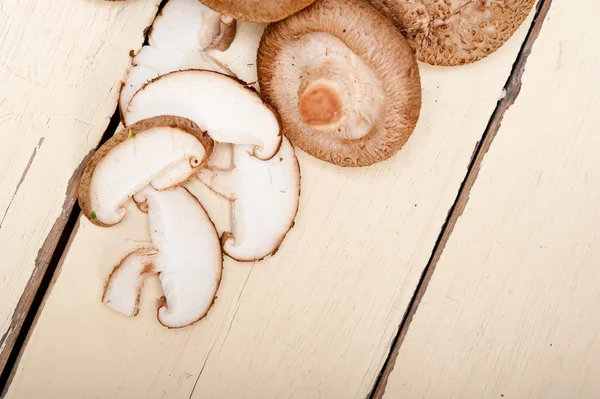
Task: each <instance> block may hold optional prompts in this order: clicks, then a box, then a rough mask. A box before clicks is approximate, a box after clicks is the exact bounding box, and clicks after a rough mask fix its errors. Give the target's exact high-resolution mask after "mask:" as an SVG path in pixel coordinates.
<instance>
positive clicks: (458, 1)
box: [369, 0, 535, 66]
mask: <svg viewBox="0 0 600 399" xmlns="http://www.w3.org/2000/svg"><path fill="white" fill-rule="evenodd" d="M369 2H370V3H371V4H373V6H375V7H376V8H377V9H378V10H379V11H381V12H382V13H383V14H384V15H385V16H387V17H388V18H389V19H390V20H391V21H392V22H393V23H394V24H395V25H396V26H397V27H398V29H400V31H401V32H402V33H403V34H404V36H406V38H407V39H408V42H409V43H410V45H411V47H412V48H413V49H414V50H415V52H416V55H417V58H418V59H419V60H420V61H423V62H427V63H429V64H433V65H444V66H454V65H462V64H468V63H471V62H475V61H478V60H480V59H482V58H484V57H486V56H488V55H489V54H491V53H493V52H494V51H496V50H497V49H498V48H500V47H501V46H502V45H503V44H504V43H505V42H506V41H507V40H508V39H509V38H510V37H511V36H512V35H513V34H514V33H515V31H516V30H517V28H518V27H519V26H520V25H521V24H522V23H523V21H525V19H526V18H527V15H528V14H529V12H530V11H531V9H532V8H533V5H534V4H535V0H513V1H501V0H452V1H442V0H419V1H415V0H369Z"/></svg>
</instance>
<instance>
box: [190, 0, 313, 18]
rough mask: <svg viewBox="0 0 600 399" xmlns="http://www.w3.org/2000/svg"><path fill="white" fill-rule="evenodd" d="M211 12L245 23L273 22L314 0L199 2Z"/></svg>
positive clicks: (219, 0) (206, 0)
mask: <svg viewBox="0 0 600 399" xmlns="http://www.w3.org/2000/svg"><path fill="white" fill-rule="evenodd" d="M200 1H201V2H203V3H204V4H206V5H207V6H209V7H210V8H212V9H213V10H215V11H217V12H220V13H222V14H225V15H230V16H232V17H233V18H235V19H238V20H240V21H247V22H263V23H266V22H275V21H279V20H282V19H284V18H286V17H288V16H290V15H292V14H294V13H296V12H298V11H300V10H301V9H303V8H304V7H306V6H308V5H309V4H311V3H312V2H314V1H315V0H200Z"/></svg>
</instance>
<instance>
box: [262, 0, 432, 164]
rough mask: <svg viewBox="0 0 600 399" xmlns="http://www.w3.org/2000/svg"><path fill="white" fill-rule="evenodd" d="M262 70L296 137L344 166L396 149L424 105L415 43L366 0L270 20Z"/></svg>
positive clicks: (342, 0)
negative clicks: (414, 50)
mask: <svg viewBox="0 0 600 399" xmlns="http://www.w3.org/2000/svg"><path fill="white" fill-rule="evenodd" d="M382 43H385V46H382ZM258 78H259V83H260V87H261V93H262V95H263V96H264V97H265V98H266V99H267V101H269V102H270V103H271V104H272V105H273V106H274V107H275V109H276V110H277V111H278V113H279V115H280V117H281V120H282V125H283V130H284V134H285V135H286V136H287V137H288V138H289V139H290V140H291V141H292V143H294V144H295V145H297V146H298V147H300V148H302V149H303V150H304V151H306V152H308V153H309V154H311V155H313V156H315V157H317V158H319V159H321V160H324V161H327V162H331V163H333V164H336V165H340V166H366V165H371V164H373V163H376V162H380V161H383V160H385V159H387V158H389V157H391V156H392V155H394V154H395V153H396V152H397V151H399V150H400V149H401V148H402V147H403V145H404V144H405V143H406V141H407V140H408V138H409V137H410V135H411V134H412V132H413V130H414V128H415V126H416V124H417V120H418V118H419V113H420V109H421V84H420V77H419V69H418V67H417V62H416V60H415V57H414V55H413V52H412V50H411V48H410V46H409V45H408V43H407V42H406V39H404V37H403V36H402V35H401V34H400V32H399V31H398V30H397V29H396V28H395V27H394V25H393V24H392V23H391V22H390V21H388V20H387V19H386V18H385V17H384V16H383V15H381V14H380V13H378V12H377V10H375V9H374V8H373V7H372V6H370V5H369V4H367V3H364V2H362V1H359V0H319V1H317V2H316V3H314V4H313V5H311V6H309V7H308V8H305V9H304V10H302V11H300V12H299V13H297V14H294V15H292V16H291V17H289V18H287V19H285V20H283V21H281V22H278V23H275V24H272V25H269V26H268V27H267V29H266V30H265V33H264V35H263V37H262V40H261V43H260V47H259V50H258Z"/></svg>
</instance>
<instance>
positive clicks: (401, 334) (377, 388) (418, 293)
mask: <svg viewBox="0 0 600 399" xmlns="http://www.w3.org/2000/svg"><path fill="white" fill-rule="evenodd" d="M551 4H552V0H540V2H539V3H538V5H537V9H536V12H535V16H534V19H533V22H532V24H531V27H530V28H529V31H528V33H527V36H526V37H525V41H524V42H523V45H522V46H521V49H520V51H519V54H518V55H517V58H516V60H515V63H514V64H513V68H512V71H511V73H510V75H509V77H508V80H507V82H506V84H505V86H504V90H506V96H505V97H504V98H503V99H502V100H500V101H499V102H498V105H497V106H496V109H495V110H494V112H493V113H492V116H491V118H490V120H489V122H488V125H487V127H486V129H485V131H484V133H483V136H482V138H481V140H480V141H479V142H477V144H476V146H475V151H474V152H473V156H472V158H471V162H470V164H469V167H468V169H467V174H466V176H465V179H464V180H463V182H462V184H461V187H460V189H459V191H458V195H457V197H456V199H455V201H454V204H453V205H452V207H451V208H450V211H449V212H448V216H447V218H446V221H445V222H444V225H443V226H442V230H441V232H440V235H439V236H438V239H437V241H436V243H435V246H434V248H433V251H432V253H431V256H430V258H429V261H428V262H427V266H426V267H425V269H424V270H423V273H422V275H421V278H420V280H419V283H418V284H417V287H416V289H415V292H414V294H413V296H412V298H411V301H410V303H409V306H408V308H407V310H406V312H405V314H404V317H403V318H402V321H401V323H400V326H399V329H398V333H397V335H396V337H395V338H394V340H393V341H392V346H391V349H390V352H389V354H388V357H387V359H386V360H385V362H384V365H383V368H382V370H381V372H380V374H379V376H378V377H377V379H376V381H375V384H374V385H373V389H372V391H371V392H370V394H369V395H368V398H369V399H380V398H383V396H384V394H385V388H386V386H387V382H388V378H389V376H390V374H391V373H392V371H393V370H394V366H395V364H396V360H397V357H398V353H399V351H400V347H401V346H402V343H403V342H404V338H405V337H406V334H407V332H408V330H409V328H410V324H411V322H412V320H413V318H414V315H415V313H416V312H417V310H418V308H419V304H420V303H421V300H422V299H423V296H424V295H425V292H426V291H427V287H428V285H429V281H430V280H431V277H432V275H433V273H434V272H435V269H436V266H437V263H438V261H439V260H440V257H441V255H442V253H443V252H444V248H445V246H446V243H447V242H448V239H449V238H450V236H451V235H452V232H453V230H454V227H455V226H456V223H457V221H458V219H459V218H460V216H461V215H462V214H463V212H464V210H465V207H466V205H467V203H468V202H469V196H470V194H471V189H472V188H473V185H474V183H475V181H476V180H477V176H478V175H479V171H480V169H481V164H482V161H483V158H484V157H485V155H486V154H487V152H488V151H489V149H490V147H491V145H492V143H493V141H494V139H495V137H496V135H497V134H498V131H499V130H500V126H501V124H502V119H503V118H504V115H505V113H506V111H507V110H508V109H509V108H510V107H511V106H512V105H513V104H514V102H515V100H516V98H517V97H518V95H519V92H520V91H521V79H522V77H523V73H524V71H525V65H526V64H527V59H528V57H529V55H530V54H531V50H532V48H533V45H534V43H535V41H536V39H537V38H538V36H539V33H540V31H541V29H542V26H543V24H544V21H545V19H546V16H547V15H548V11H549V9H550V6H551Z"/></svg>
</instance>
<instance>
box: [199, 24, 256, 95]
mask: <svg viewBox="0 0 600 399" xmlns="http://www.w3.org/2000/svg"><path fill="white" fill-rule="evenodd" d="M265 27H266V25H263V24H255V23H252V22H240V23H238V25H237V33H236V35H235V39H234V40H233V42H232V43H231V46H230V47H229V48H228V49H227V50H226V51H210V52H209V55H210V56H211V57H212V58H213V59H215V60H216V61H217V62H219V63H220V64H222V65H224V66H225V67H226V68H227V69H228V70H229V71H231V73H233V74H235V76H237V78H238V79H240V80H242V81H244V82H246V83H248V84H253V83H254V84H256V83H257V80H258V78H257V76H256V53H257V51H258V45H259V43H260V38H261V37H262V34H263V32H264V30H265ZM256 88H258V84H256Z"/></svg>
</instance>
